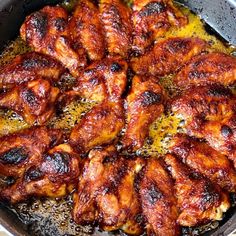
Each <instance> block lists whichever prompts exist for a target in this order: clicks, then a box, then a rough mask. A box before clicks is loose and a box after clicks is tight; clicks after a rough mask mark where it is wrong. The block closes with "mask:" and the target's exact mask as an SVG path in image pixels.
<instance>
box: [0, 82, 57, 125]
mask: <svg viewBox="0 0 236 236" xmlns="http://www.w3.org/2000/svg"><path fill="white" fill-rule="evenodd" d="M59 92H60V91H59V89H58V88H56V87H53V86H52V85H51V84H50V82H49V81H48V80H44V79H41V78H38V79H35V80H32V81H29V82H26V83H23V84H20V85H17V86H15V87H13V88H12V89H10V90H9V91H7V92H4V93H2V94H0V107H4V108H8V109H12V110H14V111H16V112H17V113H19V114H20V115H22V116H23V118H24V119H25V121H26V122H27V123H28V124H30V125H32V124H35V123H36V124H43V123H45V122H46V121H47V120H48V119H49V118H50V117H51V116H52V115H53V113H54V110H55V108H54V103H55V101H56V99H57V97H58V95H59Z"/></svg>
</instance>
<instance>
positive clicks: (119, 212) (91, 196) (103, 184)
mask: <svg viewBox="0 0 236 236" xmlns="http://www.w3.org/2000/svg"><path fill="white" fill-rule="evenodd" d="M143 165H144V161H143V160H142V159H140V158H136V159H125V158H124V157H122V156H118V154H117V153H116V152H115V149H114V147H108V148H106V149H102V150H92V151H91V152H90V153H89V159H87V160H86V161H85V165H84V168H83V170H82V175H81V178H80V182H79V185H78V191H77V193H75V194H74V198H73V199H74V204H75V205H74V209H73V216H74V219H75V221H76V222H77V223H79V224H81V223H86V222H87V223H88V222H90V223H92V222H93V221H97V222H98V223H99V226H100V227H101V228H103V229H105V230H108V231H111V230H117V229H122V230H123V231H124V232H126V233H128V234H135V235H137V234H141V232H142V230H143V229H142V225H141V224H140V222H139V221H138V218H139V217H138V216H139V215H140V213H141V209H140V204H139V202H138V197H137V194H136V192H135V189H134V179H135V176H136V173H137V172H138V171H139V170H140V169H141V168H142V166H143Z"/></svg>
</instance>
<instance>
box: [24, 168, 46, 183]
mask: <svg viewBox="0 0 236 236" xmlns="http://www.w3.org/2000/svg"><path fill="white" fill-rule="evenodd" d="M42 176H43V173H42V172H41V171H40V170H39V169H38V168H37V167H31V168H30V169H28V170H27V172H26V174H25V180H27V181H33V180H37V179H39V178H41V177H42Z"/></svg>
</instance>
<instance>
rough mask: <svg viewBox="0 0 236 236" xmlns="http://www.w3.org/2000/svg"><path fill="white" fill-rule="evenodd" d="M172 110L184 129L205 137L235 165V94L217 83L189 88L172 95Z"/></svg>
mask: <svg viewBox="0 0 236 236" xmlns="http://www.w3.org/2000/svg"><path fill="white" fill-rule="evenodd" d="M172 110H173V111H174V112H175V113H176V114H179V115H181V117H182V118H183V119H184V120H185V122H186V125H185V127H186V130H187V133H188V134H190V135H192V136H196V137H198V138H205V139H206V140H207V142H208V143H209V145H210V146H212V147H213V148H214V149H216V150H217V151H219V152H220V153H222V154H223V155H226V156H228V157H229V158H230V159H232V160H233V162H234V165H235V167H236V158H235V157H236V155H235V154H236V114H235V111H236V97H235V96H234V95H233V94H232V92H231V91H230V90H229V89H227V88H225V87H223V86H221V85H216V84H214V85H207V86H198V87H196V88H190V89H188V90H186V92H185V93H184V94H183V95H181V96H179V97H177V98H175V99H174V101H173V103H172Z"/></svg>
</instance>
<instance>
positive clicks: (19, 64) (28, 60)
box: [0, 52, 65, 88]
mask: <svg viewBox="0 0 236 236" xmlns="http://www.w3.org/2000/svg"><path fill="white" fill-rule="evenodd" d="M64 72H65V69H64V67H63V66H62V65H61V64H60V63H59V62H58V61H56V60H55V59H53V58H52V57H50V56H47V55H44V54H41V53H37V52H28V53H24V54H22V55H18V56H16V58H14V59H13V60H12V61H11V62H10V63H9V64H7V65H6V66H4V67H2V68H1V69H0V88H12V87H13V86H14V85H16V84H21V83H24V82H27V81H30V80H34V79H35V78H36V77H37V76H41V77H43V78H47V79H50V80H52V81H53V82H57V81H58V80H59V79H60V76H61V75H62V74H63V73H64Z"/></svg>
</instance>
